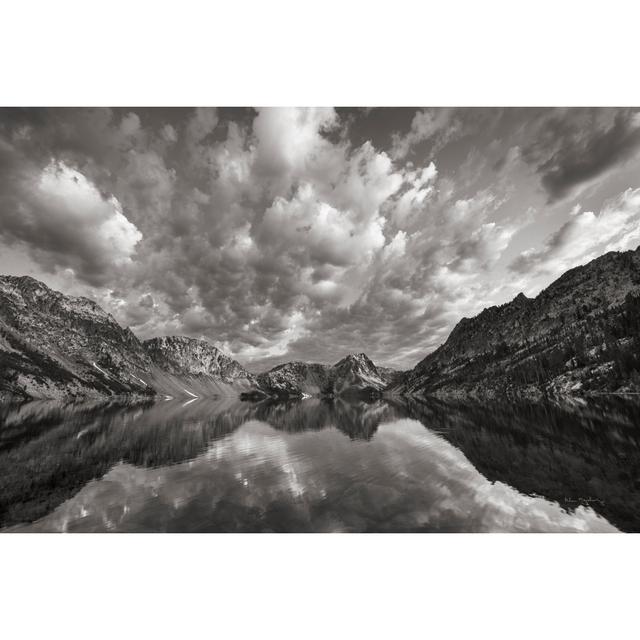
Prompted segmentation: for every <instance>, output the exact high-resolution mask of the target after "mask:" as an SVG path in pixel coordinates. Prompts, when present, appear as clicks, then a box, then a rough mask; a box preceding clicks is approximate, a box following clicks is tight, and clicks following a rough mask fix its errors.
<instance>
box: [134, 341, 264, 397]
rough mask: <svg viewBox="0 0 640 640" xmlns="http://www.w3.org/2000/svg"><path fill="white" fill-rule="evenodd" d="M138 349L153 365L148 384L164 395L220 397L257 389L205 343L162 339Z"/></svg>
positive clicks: (246, 374) (236, 365) (229, 360)
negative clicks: (142, 351) (142, 350)
mask: <svg viewBox="0 0 640 640" xmlns="http://www.w3.org/2000/svg"><path fill="white" fill-rule="evenodd" d="M142 346H143V347H144V350H145V351H146V353H147V354H148V355H149V357H150V358H151V360H152V362H153V366H152V367H151V368H150V371H149V373H150V377H149V383H150V384H151V385H152V386H153V387H154V388H155V389H157V390H158V391H161V392H162V393H164V394H166V395H172V396H179V395H182V394H181V392H183V391H184V392H186V393H187V394H188V395H190V396H194V395H195V396H198V397H202V396H212V395H219V394H223V395H224V394H227V393H233V392H234V391H235V392H242V391H247V390H248V389H251V388H255V387H256V386H257V384H256V380H255V377H254V376H253V375H251V374H250V373H249V372H248V371H246V370H245V369H244V368H243V367H242V366H241V365H240V363H239V362H237V361H236V360H233V359H232V358H230V357H229V356H227V355H225V354H224V353H222V351H220V349H218V348H216V347H214V346H213V345H212V344H210V343H209V342H206V341H205V340H196V339H194V338H187V337H184V336H163V337H160V338H152V339H151V340H147V341H145V342H143V343H142Z"/></svg>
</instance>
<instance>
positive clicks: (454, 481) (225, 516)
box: [0, 398, 640, 532]
mask: <svg viewBox="0 0 640 640" xmlns="http://www.w3.org/2000/svg"><path fill="white" fill-rule="evenodd" d="M0 425H1V426H0V527H2V529H3V530H4V531H69V532H73V531H128V532H134V531H144V532H156V531H157V532H162V531H184V532H187V531H222V532H237V531H277V532H278V531H282V532H294V531H296V532H298V531H310V532H314V531H318V532H325V531H370V532H393V531H425V532H438V531H442V532H458V531H459V532H466V531H470V532H473V531H523V532H526V531H594V532H606V531H616V530H622V531H638V530H640V405H639V404H638V403H637V402H633V401H630V400H625V399H621V398H614V399H607V400H602V401H600V400H598V401H595V400H589V401H581V402H574V403H571V404H568V403H517V404H509V403H503V404H480V403H462V402H446V403H445V402H440V401H430V402H428V403H407V402H395V401H394V402H387V401H378V402H374V403H363V402H355V403H347V402H342V401H333V402H327V401H321V400H317V399H307V400H303V401H299V402H291V403H279V404H278V403H258V404H254V403H246V402H237V401H231V400H224V401H210V400H193V401H189V402H186V403H181V402H176V401H167V402H155V403H147V404H122V403H118V402H102V403H83V404H67V405H61V404H55V403H51V402H32V403H28V404H24V405H21V406H5V407H0Z"/></svg>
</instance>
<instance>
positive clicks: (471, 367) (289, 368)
mask: <svg viewBox="0 0 640 640" xmlns="http://www.w3.org/2000/svg"><path fill="white" fill-rule="evenodd" d="M603 392H604V393H637V392H640V247H639V248H638V249H636V250H634V251H625V252H616V251H612V252H609V253H606V254H604V255H602V256H599V257H598V258H596V259H594V260H592V261H590V262H588V263H587V264H584V265H581V266H577V267H574V268H572V269H569V270H568V271H566V272H565V273H564V274H562V275H561V276H560V277H559V278H557V279H556V280H555V281H553V282H552V283H551V284H550V285H549V286H548V287H546V288H545V289H543V290H542V291H541V292H540V293H539V294H538V295H537V296H535V297H533V298H528V297H527V296H525V295H524V294H523V293H519V294H518V295H517V296H516V297H515V298H514V299H513V300H511V301H509V302H507V303H505V304H502V305H497V306H492V307H488V308H486V309H483V310H482V311H481V312H480V313H479V314H477V315H476V316H474V317H472V318H462V319H461V320H460V322H458V324H457V325H456V326H455V327H454V328H453V330H452V331H451V333H450V334H449V337H448V338H447V340H446V341H445V343H444V344H442V345H441V346H440V347H438V348H437V349H436V350H435V351H432V352H431V353H429V354H427V355H426V356H425V357H424V358H423V359H422V360H421V361H420V362H418V364H417V365H416V366H415V367H414V368H413V369H411V370H410V371H406V372H398V371H395V370H393V369H389V368H387V367H378V366H376V365H375V364H374V363H373V362H372V361H371V360H370V359H369V357H368V356H367V355H366V354H364V353H358V354H349V355H347V356H345V357H344V358H342V359H341V360H339V361H338V362H336V363H335V364H333V365H327V364H320V363H306V362H301V361H294V362H287V363H283V364H280V365H277V366H275V367H273V368H272V369H270V370H269V371H265V372H263V373H259V374H256V375H254V374H252V373H249V372H248V371H247V370H246V369H245V368H244V367H243V366H242V365H241V364H240V363H239V362H237V361H236V360H233V359H232V358H230V357H229V356H227V355H226V354H224V353H223V352H222V351H220V350H219V349H218V348H217V347H215V346H214V345H212V344H211V343H209V342H208V341H206V340H198V339H195V338H190V337H186V336H162V337H157V338H152V339H150V340H145V341H140V340H139V339H138V338H137V337H136V336H135V334H134V333H133V332H132V331H131V330H130V329H129V328H123V327H121V326H120V325H119V324H118V323H117V321H116V320H115V318H114V317H113V316H112V315H110V314H109V313H107V312H106V311H104V310H103V309H102V308H101V307H100V306H99V305H98V304H97V303H95V302H93V301H92V300H90V299H88V298H82V297H73V296H66V295H64V294H62V293H60V292H57V291H53V290H52V289H50V288H49V287H47V286H46V285H45V284H43V283H41V282H39V281H38V280H35V279H34V278H31V277H29V276H0V399H11V398H13V397H18V398H39V397H41V398H47V397H49V398H65V399H66V398H79V397H96V398H99V397H108V396H117V395H142V396H153V395H166V396H172V397H185V398H187V399H189V398H195V397H204V396H213V395H227V394H236V395H237V394H241V396H244V397H245V398H247V399H263V398H267V397H272V398H286V397H293V398H296V397H297V398H304V397H305V396H312V395H313V396H324V397H337V396H349V395H354V396H358V397H361V398H376V397H380V396H381V395H383V394H390V395H407V396H417V397H420V396H428V395H477V396H483V397H487V396H496V395H505V394H506V395H509V394H512V393H513V394H519V395H540V394H573V393H603Z"/></svg>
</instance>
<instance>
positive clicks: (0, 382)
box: [0, 276, 255, 400]
mask: <svg viewBox="0 0 640 640" xmlns="http://www.w3.org/2000/svg"><path fill="white" fill-rule="evenodd" d="M250 386H255V380H254V378H253V376H252V375H251V374H249V373H248V372H246V371H245V370H244V369H243V368H242V367H241V366H240V364H238V363H237V362H236V361H235V360H232V359H231V358H228V357H227V356H225V355H224V354H223V353H222V352H221V351H219V350H218V349H216V348H215V347H214V346H213V345H211V344H209V343H208V342H205V341H202V340H194V339H192V338H180V337H171V338H157V339H155V340H150V341H147V342H145V343H144V344H142V343H141V342H140V341H139V340H138V338H136V336H135V335H134V334H133V333H132V332H131V331H130V330H129V329H123V328H122V327H121V326H120V325H119V324H118V323H117V322H116V320H115V319H114V318H113V316H111V315H110V314H108V313H106V312H105V311H104V310H103V309H101V308H100V307H99V306H98V305H97V304H96V303H95V302H93V301H91V300H89V299H87V298H75V297H72V296H65V295H63V294H62V293H59V292H57V291H53V290H51V289H49V287H47V286H46V285H44V284H43V283H41V282H38V281H37V280H34V279H33V278H30V277H27V276H22V277H15V276H0V400H1V399H9V398H16V397H18V398H20V397H23V398H29V397H31V398H76V397H88V398H91V397H93V398H100V397H107V396H118V395H145V396H152V395H155V394H156V393H161V394H164V395H172V396H174V397H180V396H184V397H193V396H196V395H197V396H204V395H209V396H210V395H216V394H222V393H229V392H230V391H241V390H245V389H247V388H249V387H250Z"/></svg>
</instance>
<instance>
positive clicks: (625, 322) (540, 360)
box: [391, 248, 640, 395]
mask: <svg viewBox="0 0 640 640" xmlns="http://www.w3.org/2000/svg"><path fill="white" fill-rule="evenodd" d="M391 391H393V392H394V393H396V394H409V395H425V394H426V395H428V394H434V393H436V394H438V393H440V394H442V393H445V394H451V393H454V394H455V393H460V394H469V393H472V394H473V393H477V394H481V395H487V394H489V395H496V394H504V393H510V392H517V393H523V392H524V393H531V394H538V393H572V392H580V393H584V392H586V393H588V392H630V391H633V392H635V391H640V248H639V249H636V250H635V251H626V252H610V253H607V254H605V255H603V256H601V257H599V258H597V259H595V260H593V261H591V262H589V263H588V264H586V265H584V266H580V267H576V268H575V269H571V270H570V271H567V272H566V273H565V274H563V275H562V276H561V277H560V278H558V279H557V280H556V281H555V282H553V283H552V284H551V285H550V286H549V287H547V288H546V289H545V290H544V291H542V292H541V293H540V294H539V295H538V296H536V297H535V298H532V299H530V298H527V297H525V296H524V295H523V294H520V295H518V296H517V297H516V298H515V299H514V300H512V301H511V302H509V303H507V304H504V305H501V306H496V307H490V308H488V309H485V310H484V311H482V313H480V314H479V315H477V316H475V317H474V318H471V319H468V318H464V319H462V320H461V321H460V322H459V323H458V324H457V326H456V327H455V328H454V330H453V331H452V332H451V335H450V336H449V338H448V340H447V341H446V342H445V343H444V344H443V345H442V346H441V347H440V348H438V349H437V350H436V351H434V352H433V353H430V354H429V355H428V356H427V357H426V358H424V360H422V361H421V362H420V363H419V364H418V365H417V366H416V367H415V368H414V369H413V370H412V371H409V372H407V373H406V374H405V375H403V376H402V378H401V380H400V381H399V382H398V383H397V384H395V385H392V389H391Z"/></svg>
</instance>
